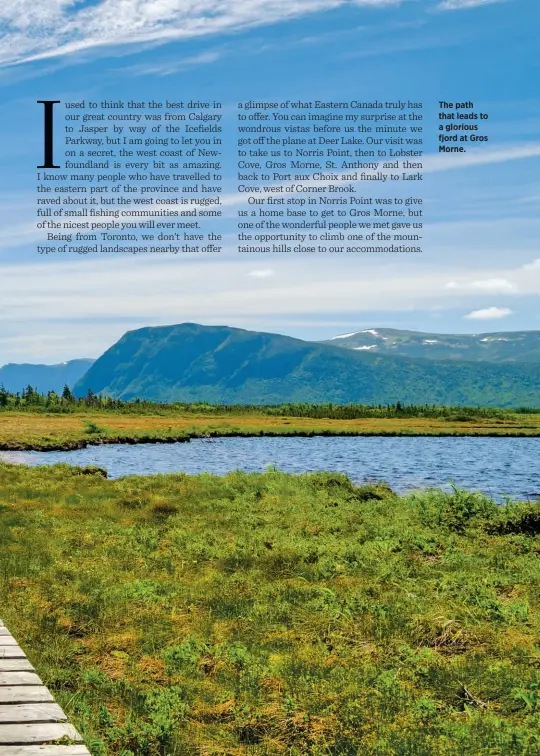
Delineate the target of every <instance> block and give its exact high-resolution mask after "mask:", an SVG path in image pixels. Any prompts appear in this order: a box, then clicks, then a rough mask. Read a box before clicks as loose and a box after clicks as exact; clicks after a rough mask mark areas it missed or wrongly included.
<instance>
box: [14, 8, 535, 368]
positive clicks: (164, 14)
mask: <svg viewBox="0 0 540 756" xmlns="http://www.w3.org/2000/svg"><path fill="white" fill-rule="evenodd" d="M539 21H540V6H539V4H538V2H537V0H219V1H218V0H197V1H196V0H82V2H81V1H80V0H78V1H77V0H42V2H41V3H39V4H37V5H36V4H35V1H34V0H3V3H2V5H1V6H0V144H1V148H0V168H1V171H0V198H1V202H0V223H1V226H0V228H1V233H0V317H1V325H2V327H1V329H0V365H2V364H5V363H8V362H45V363H54V362H60V361H65V360H68V359H72V358H77V357H98V356H99V355H100V354H101V353H102V352H103V351H104V350H105V349H107V348H108V347H109V346H110V345H111V344H113V343H114V342H115V341H116V340H117V339H118V338H120V337H121V336H122V334H123V333H125V331H127V330H133V329H135V328H139V327H143V326H149V325H163V324H169V323H182V322H198V323H203V324H222V325H230V326H236V327H240V328H248V329H253V330H264V331H271V332H277V333H284V334H288V335H291V336H296V337H299V338H304V339H313V340H318V339H326V338H330V337H332V336H335V335H336V334H339V333H345V332H351V331H354V330H361V329H365V328H374V327H375V328H376V327H389V328H404V329H411V330H419V331H427V332H439V333H482V332H492V331H503V330H522V329H526V330H532V329H540V307H539V295H540V245H539V239H540V213H539V203H540V170H539V169H540V96H539V88H538V82H539V81H540V70H539V69H540V51H539V49H538V40H537V29H538V26H539ZM132 97H133V98H134V99H137V100H143V99H150V98H151V97H153V98H155V99H162V100H165V99H166V98H169V99H189V98H200V99H207V100H210V99H217V100H220V101H221V102H222V103H223V107H224V113H225V129H226V128H227V124H230V131H229V132H228V133H230V136H224V141H227V142H228V143H229V144H230V145H231V153H230V155H229V158H230V164H229V169H228V171H227V172H226V173H227V174H228V175H229V176H230V179H227V180H226V181H225V185H224V192H225V194H226V198H227V202H226V204H225V207H224V212H225V217H224V219H223V233H224V237H225V248H224V252H223V253H222V254H221V255H220V256H212V257H208V258H206V259H204V258H201V257H198V256H195V255H194V256H182V257H179V256H175V257H172V256H171V257H165V256H163V257H160V259H151V257H144V256H141V257H130V256H125V257H121V259H118V258H117V259H102V258H101V259H93V258H92V256H87V257H78V258H76V259H74V258H70V259H62V260H60V259H54V258H53V257H43V256H40V255H39V254H38V253H37V251H36V245H37V242H38V240H39V239H40V234H39V232H37V231H36V228H35V223H36V213H35V210H36V191H35V185H36V165H38V163H39V162H41V159H42V152H43V144H42V139H43V136H42V135H43V116H42V112H43V111H42V106H40V105H37V104H36V101H37V100H43V99H55V100H61V101H62V102H64V101H69V100H81V99H84V98H86V99H100V100H101V99H114V98H122V99H129V98H132ZM294 98H297V99H298V98H301V99H304V100H309V99H321V100H351V99H358V100H364V101H368V100H372V99H379V100H381V99H382V100H392V99H399V98H400V99H405V98H408V99H410V100H415V101H420V102H422V103H423V105H424V108H423V113H424V122H423V125H424V133H425V146H424V149H425V152H426V157H425V159H424V169H425V179H424V181H423V184H422V188H421V190H419V189H417V188H416V187H415V192H414V193H415V195H418V194H419V193H420V192H421V195H422V196H423V198H424V216H425V224H426V225H425V244H424V250H425V251H424V253H423V254H422V255H399V256H397V255H396V256H395V257H391V256H388V255H385V256H384V257H383V256H378V255H351V256H348V257H338V258H336V256H333V255H321V256H318V257H317V258H316V259H311V258H310V259H309V260H308V259H307V258H304V257H302V258H299V257H284V256H275V257H273V256H270V255H260V256H255V255H250V256H244V255H240V254H238V253H237V252H236V250H235V235H234V227H235V218H236V216H237V201H238V198H237V196H236V188H235V187H236V182H235V181H234V170H233V162H234V151H235V150H236V145H235V136H236V135H235V132H234V125H233V119H234V114H235V111H236V105H237V103H238V102H239V101H241V100H248V99H256V100H267V101H270V100H275V99H280V100H285V99H294ZM441 99H445V100H450V101H452V102H454V101H459V100H461V101H462V100H472V101H473V102H474V103H475V109H476V110H482V111H483V112H486V113H488V114H489V121H488V124H487V127H486V133H487V134H488V135H489V143H488V144H487V145H482V146H480V147H478V148H477V149H470V150H469V151H468V152H467V153H466V155H438V154H437V142H436V134H437V132H436V128H437V125H438V110H439V108H438V102H439V100H441ZM365 191H366V190H365V189H364V192H365Z"/></svg>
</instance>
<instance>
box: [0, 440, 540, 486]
mask: <svg viewBox="0 0 540 756" xmlns="http://www.w3.org/2000/svg"><path fill="white" fill-rule="evenodd" d="M0 459H2V460H4V461H9V462H15V463H24V464H27V465H32V466H35V465H44V464H55V463H57V462H66V463H68V464H72V465H83V466H84V465H99V466H100V467H104V468H106V469H107V471H108V473H109V477H111V478H119V477H123V476H125V475H152V474H155V473H170V472H178V471H184V472H187V473H192V474H195V473H203V472H210V473H213V474H215V475H223V474H224V473H227V472H229V471H230V470H244V471H246V472H261V471H264V470H265V468H266V467H267V466H268V465H272V466H275V467H277V468H278V469H279V470H283V471H286V472H291V473H302V472H311V471H315V470H332V471H335V472H344V473H347V475H349V476H350V478H351V479H352V480H354V481H355V482H358V483H361V482H365V481H376V480H384V481H386V482H387V483H389V485H390V486H391V487H392V488H393V489H394V490H396V491H398V492H400V493H404V492H406V491H411V490H414V489H417V488H423V487H429V486H431V487H444V488H448V487H449V485H450V483H451V482H454V483H455V484H456V485H457V486H459V487H463V488H467V489H469V490H475V491H482V492H484V493H486V494H488V495H489V496H492V497H494V498H496V499H498V500H502V499H503V498H504V497H505V496H509V497H511V498H513V499H537V498H539V497H540V438H466V437H461V438H459V437H457V438H448V437H446V438H425V437H413V438H403V437H388V438H384V437H381V436H370V437H349V438H347V437H315V438H264V437H263V438H219V439H211V440H207V439H196V440H193V441H191V442H189V443H177V444H140V445H138V446H132V445H123V444H114V445H105V446H89V447H88V448H86V449H78V450H76V451H68V452H1V453H0Z"/></svg>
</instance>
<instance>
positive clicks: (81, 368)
mask: <svg viewBox="0 0 540 756" xmlns="http://www.w3.org/2000/svg"><path fill="white" fill-rule="evenodd" d="M93 362H94V360H93V359H89V358H82V359H78V360H69V361H68V362H60V363H59V364H57V365H32V364H26V363H22V364H17V363H13V362H10V363H8V364H7V365H4V366H3V367H0V386H2V385H3V386H4V388H6V389H7V390H8V391H10V392H11V393H13V394H17V393H19V394H20V393H21V392H22V391H23V390H24V389H25V388H26V387H27V386H28V385H30V386H33V388H35V389H37V390H38V391H39V392H40V393H42V394H46V393H47V392H49V391H56V392H57V393H60V392H61V391H62V389H63V388H64V386H65V385H66V384H67V385H68V386H70V387H72V386H74V385H75V383H77V381H78V380H79V379H80V378H81V377H82V376H83V375H84V374H85V373H86V371H87V370H88V368H89V367H91V365H92V364H93Z"/></svg>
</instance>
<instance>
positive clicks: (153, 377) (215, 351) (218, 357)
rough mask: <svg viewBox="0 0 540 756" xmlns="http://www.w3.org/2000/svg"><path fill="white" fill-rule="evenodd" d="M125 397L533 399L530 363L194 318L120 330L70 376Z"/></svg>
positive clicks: (508, 402)
mask: <svg viewBox="0 0 540 756" xmlns="http://www.w3.org/2000/svg"><path fill="white" fill-rule="evenodd" d="M88 389H91V390H92V391H94V392H95V393H103V394H107V395H110V396H113V397H116V398H121V399H125V400H129V399H135V398H137V397H139V398H141V399H143V398H144V399H149V400H154V401H167V402H171V401H205V402H216V403H226V404H229V403H240V404H248V403H249V404H251V403H252V404H264V403H267V404H272V403H278V402H313V403H317V402H334V403H349V402H359V403H360V402H361V403H371V404H384V403H393V402H396V401H398V400H399V401H401V402H403V403H418V404H424V403H437V404H471V405H499V406H515V405H527V406H535V407H539V406H540V376H539V370H538V366H536V365H533V364H529V365H527V364H519V365H517V364H508V365H493V364H488V363H474V362H450V361H443V360H437V361H435V360H426V359H408V358H404V357H395V356H393V355H392V356H390V355H383V356H379V355H376V354H373V353H372V352H371V350H355V349H343V348H340V347H338V346H335V345H334V343H330V344H326V343H324V344H323V343H312V342H306V341H301V340H300V339H294V338H291V337H288V336H280V335H278V334H271V333H259V332H255V331H245V330H242V329H238V328H228V327H226V326H200V325H196V324H194V323H184V324H182V325H173V326H159V327H155V328H141V329H139V330H136V331H129V332H128V333H126V334H125V335H124V336H123V337H122V338H121V339H120V340H119V341H118V342H117V343H116V344H114V345H113V346H112V347H111V348H110V349H108V350H107V351H106V352H105V353H104V354H103V355H102V356H101V357H100V358H99V359H98V360H96V362H95V363H94V364H93V365H92V366H91V367H90V369H89V370H88V372H87V373H86V374H85V375H84V376H83V377H82V378H81V379H80V380H79V381H78V382H77V384H76V385H75V393H76V394H78V395H83V394H85V393H86V392H87V391H88Z"/></svg>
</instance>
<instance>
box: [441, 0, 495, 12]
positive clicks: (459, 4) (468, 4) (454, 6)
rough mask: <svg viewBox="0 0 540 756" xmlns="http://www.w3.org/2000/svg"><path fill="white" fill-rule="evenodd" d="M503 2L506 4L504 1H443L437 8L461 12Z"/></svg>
mask: <svg viewBox="0 0 540 756" xmlns="http://www.w3.org/2000/svg"><path fill="white" fill-rule="evenodd" d="M501 2H504V0H443V2H442V3H439V5H438V6H437V7H438V8H440V9H441V10H461V9H462V8H477V7H478V6H479V5H491V4H492V3H501Z"/></svg>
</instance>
